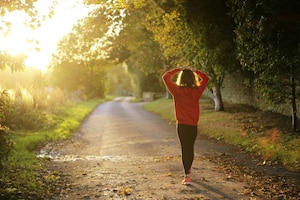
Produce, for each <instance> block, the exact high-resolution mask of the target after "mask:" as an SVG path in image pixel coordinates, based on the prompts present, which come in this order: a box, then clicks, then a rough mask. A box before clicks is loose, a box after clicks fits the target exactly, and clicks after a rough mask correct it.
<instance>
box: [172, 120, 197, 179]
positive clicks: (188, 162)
mask: <svg viewBox="0 0 300 200" xmlns="http://www.w3.org/2000/svg"><path fill="white" fill-rule="evenodd" d="M197 132H198V129H197V126H191V125H186V124H178V125H177V133H178V137H179V141H180V144H181V153H182V163H183V167H184V171H185V174H188V173H189V172H190V169H191V167H192V164H193V161H194V144H195V141H196V137H197Z"/></svg>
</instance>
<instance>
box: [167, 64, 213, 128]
mask: <svg viewBox="0 0 300 200" xmlns="http://www.w3.org/2000/svg"><path fill="white" fill-rule="evenodd" d="M180 71H181V70H180V68H175V69H171V70H169V71H167V72H165V73H164V75H163V76H162V78H163V81H164V83H165V85H166V87H167V88H168V90H169V92H170V93H171V94H172V96H173V101H174V108H175V116H176V120H177V123H178V124H187V125H192V126H197V124H198V120H199V113H200V106H199V99H200V97H201V95H202V93H203V91H204V89H205V87H206V85H207V82H208V80H209V78H208V76H207V75H206V74H204V73H202V72H201V71H199V70H196V71H195V73H196V74H197V75H198V76H199V77H200V78H201V81H200V86H199V87H194V88H186V87H179V86H178V85H177V84H176V83H174V82H173V81H172V77H173V76H174V75H176V74H177V73H179V72H180Z"/></svg>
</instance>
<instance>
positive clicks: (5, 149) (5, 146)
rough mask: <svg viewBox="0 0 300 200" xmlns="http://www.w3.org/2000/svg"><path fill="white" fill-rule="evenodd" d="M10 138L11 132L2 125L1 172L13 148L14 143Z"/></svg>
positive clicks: (0, 139) (0, 130) (0, 136)
mask: <svg viewBox="0 0 300 200" xmlns="http://www.w3.org/2000/svg"><path fill="white" fill-rule="evenodd" d="M10 136H11V135H10V133H9V130H8V129H7V128H6V127H2V126H1V124H0V171H1V170H2V168H3V166H4V163H5V162H6V161H7V157H8V154H9V152H10V150H11V148H12V144H13V143H12V141H11V138H10Z"/></svg>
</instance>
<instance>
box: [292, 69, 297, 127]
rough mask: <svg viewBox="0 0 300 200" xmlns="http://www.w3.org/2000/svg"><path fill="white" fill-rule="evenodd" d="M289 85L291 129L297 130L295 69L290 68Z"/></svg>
mask: <svg viewBox="0 0 300 200" xmlns="http://www.w3.org/2000/svg"><path fill="white" fill-rule="evenodd" d="M291 85H292V129H293V131H295V132H296V131H297V126H298V124H297V123H298V116H297V97H296V82H295V70H294V69H292V70H291Z"/></svg>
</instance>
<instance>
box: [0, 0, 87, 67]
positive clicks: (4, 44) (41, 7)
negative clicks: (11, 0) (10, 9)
mask: <svg viewBox="0 0 300 200" xmlns="http://www.w3.org/2000/svg"><path fill="white" fill-rule="evenodd" d="M53 2H57V5H56V6H54V10H53V11H54V15H53V17H52V18H47V19H46V20H45V21H42V23H41V27H38V28H36V29H35V30H32V29H31V28H29V27H26V26H25V25H24V22H25V19H26V17H27V16H26V14H25V13H24V12H14V13H9V14H8V15H6V16H4V18H5V19H6V20H9V21H11V23H12V30H11V32H10V33H9V34H8V35H7V36H4V34H3V33H4V32H3V31H2V32H1V30H0V44H1V46H0V50H1V51H3V50H7V51H8V52H10V53H11V54H18V53H25V54H26V55H27V56H28V59H27V60H26V61H25V66H26V67H35V68H38V69H41V70H42V71H46V69H47V65H48V63H49V61H50V58H51V54H52V53H53V52H55V50H56V45H57V43H58V41H59V40H60V39H61V38H62V37H63V36H64V35H65V34H67V33H68V32H70V31H71V29H72V26H73V25H74V24H75V23H76V22H77V20H79V19H80V18H84V17H85V16H87V13H88V11H89V9H88V8H87V7H86V6H84V4H83V0H56V1H54V0H53V1H45V0H39V1H38V2H37V3H36V8H37V9H38V11H39V14H40V15H46V16H47V15H48V13H49V12H50V9H51V6H53V5H51V4H53ZM0 21H1V18H0ZM32 39H35V40H38V41H39V45H38V47H39V48H40V51H39V52H38V51H36V50H35V47H36V46H35V45H33V44H30V43H28V40H32Z"/></svg>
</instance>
